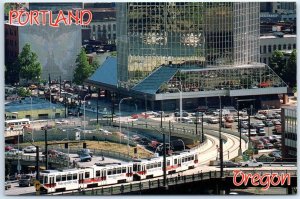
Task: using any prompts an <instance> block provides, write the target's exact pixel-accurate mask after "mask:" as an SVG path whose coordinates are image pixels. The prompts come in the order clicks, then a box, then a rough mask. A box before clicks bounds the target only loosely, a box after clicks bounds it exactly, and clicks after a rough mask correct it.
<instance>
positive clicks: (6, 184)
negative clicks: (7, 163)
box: [5, 182, 11, 190]
mask: <svg viewBox="0 0 300 199" xmlns="http://www.w3.org/2000/svg"><path fill="white" fill-rule="evenodd" d="M10 188H11V184H10V183H8V182H5V190H8V189H10Z"/></svg>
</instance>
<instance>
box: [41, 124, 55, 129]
mask: <svg viewBox="0 0 300 199" xmlns="http://www.w3.org/2000/svg"><path fill="white" fill-rule="evenodd" d="M52 128H53V126H52V125H50V124H47V125H45V126H42V127H41V130H46V129H52Z"/></svg>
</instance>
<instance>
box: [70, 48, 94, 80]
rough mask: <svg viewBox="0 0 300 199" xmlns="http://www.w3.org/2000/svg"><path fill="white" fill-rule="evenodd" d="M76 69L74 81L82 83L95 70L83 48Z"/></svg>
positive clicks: (77, 59)
mask: <svg viewBox="0 0 300 199" xmlns="http://www.w3.org/2000/svg"><path fill="white" fill-rule="evenodd" d="M76 66H77V67H76V69H75V72H74V78H73V82H75V83H76V84H78V85H79V84H82V83H83V81H84V80H85V79H87V78H88V77H89V76H90V75H91V74H92V72H93V67H92V66H91V65H90V64H89V62H88V59H87V56H86V53H85V50H84V49H83V48H81V50H80V53H79V54H78V55H77V58H76Z"/></svg>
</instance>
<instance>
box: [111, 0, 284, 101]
mask: <svg viewBox="0 0 300 199" xmlns="http://www.w3.org/2000/svg"><path fill="white" fill-rule="evenodd" d="M116 9H117V12H116V13H117V71H116V77H117V79H116V80H115V86H116V87H117V89H118V90H119V91H120V90H125V91H126V93H129V94H130V95H133V96H135V97H137V98H144V96H145V98H147V100H151V101H152V102H153V101H161V100H164V101H166V100H173V101H174V100H175V102H176V103H177V104H178V103H179V102H178V101H179V94H178V93H179V92H180V91H182V98H184V99H199V98H202V97H216V96H228V97H236V96H249V95H252V96H256V95H273V94H275V95H277V94H280V93H286V92H287V87H286V84H285V83H284V82H283V81H282V80H281V79H280V78H279V77H278V76H277V75H276V74H275V73H274V72H273V71H272V70H271V69H270V68H269V67H268V66H267V65H265V64H261V63H258V62H259V60H260V59H259V58H260V57H259V53H260V52H259V25H260V20H259V12H260V5H259V3H257V2H241V3H240V2H215V3H212V2H153V3H150V2H130V3H116ZM128 91H130V92H128ZM185 102H187V103H189V102H188V100H186V101H185ZM194 102H195V104H197V103H198V102H197V100H195V101H194Z"/></svg>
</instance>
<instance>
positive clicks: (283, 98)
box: [282, 94, 289, 104]
mask: <svg viewBox="0 0 300 199" xmlns="http://www.w3.org/2000/svg"><path fill="white" fill-rule="evenodd" d="M287 103H289V98H288V95H287V94H283V97H282V104H287Z"/></svg>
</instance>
